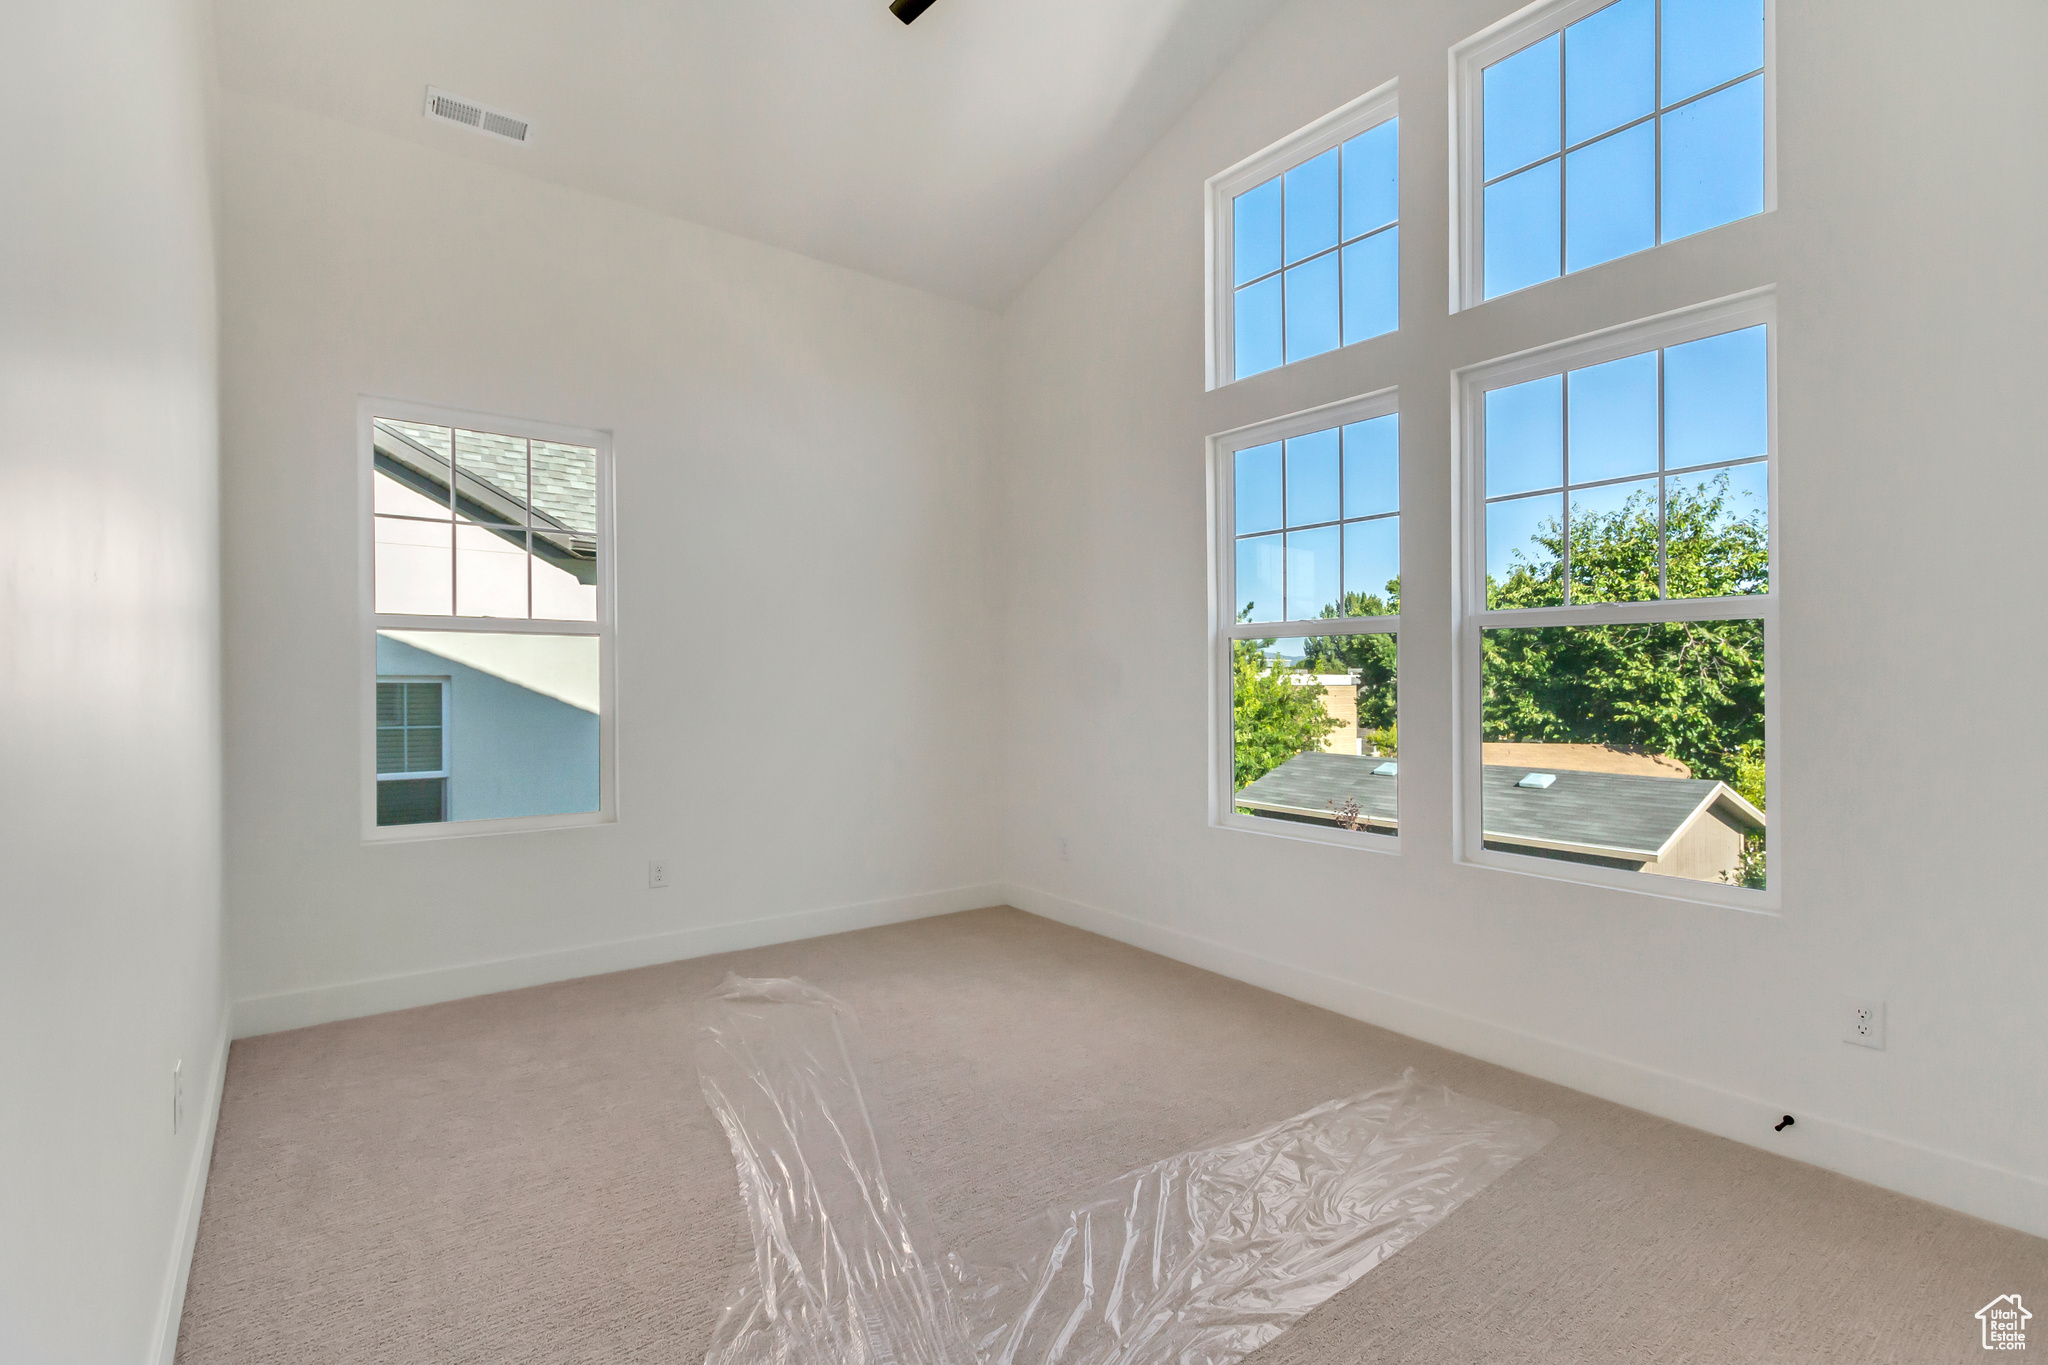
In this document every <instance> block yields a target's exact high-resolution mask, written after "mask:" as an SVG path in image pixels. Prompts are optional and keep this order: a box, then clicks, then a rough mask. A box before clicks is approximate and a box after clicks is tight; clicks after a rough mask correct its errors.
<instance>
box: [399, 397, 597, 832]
mask: <svg viewBox="0 0 2048 1365" xmlns="http://www.w3.org/2000/svg"><path fill="white" fill-rule="evenodd" d="M362 429H363V442H364V449H363V452H362V460H363V473H364V478H365V482H366V485H367V493H368V497H367V499H366V504H367V506H366V514H367V519H368V523H369V524H368V525H367V526H366V527H365V531H366V541H367V545H366V549H367V553H366V556H365V573H364V579H365V581H364V592H365V598H366V601H365V607H366V616H367V620H366V629H365V631H364V648H365V653H366V655H367V657H368V667H367V669H366V672H367V674H368V678H367V680H366V681H367V695H368V697H369V703H368V706H367V708H366V709H367V711H368V715H367V717H366V722H365V726H364V729H365V740H366V743H365V750H366V759H365V765H364V767H365V772H364V782H365V792H364V798H365V799H364V803H363V810H364V826H365V832H366V834H367V835H370V836H373V837H385V838H389V837H407V836H417V835H419V834H422V833H433V832H437V831H447V830H449V827H450V826H455V825H460V826H461V827H462V832H465V833H468V832H486V831H492V830H500V829H508V830H509V829H519V828H528V827H535V826H547V825H558V824H579V823H590V822H593V821H596V820H602V819H607V818H609V816H610V811H611V799H610V785H609V782H610V779H609V772H608V768H609V762H608V758H607V755H608V754H609V753H610V752H611V725H612V714H611V705H610V678H611V667H612V665H611V649H612V643H611V642H612V627H611V589H610V562H611V530H610V515H611V512H610V477H611V476H610V464H609V443H608V441H607V438H606V437H605V435H604V434H603V433H602V432H584V431H574V430H568V429H564V428H556V427H546V426H540V425H537V424H533V423H526V422H518V421H513V420H511V419H485V418H477V417H472V416H468V415H465V414H457V413H451V412H445V411H441V410H436V409H432V408H426V407H421V406H419V405H416V404H406V403H397V402H391V401H385V400H365V401H364V403H363V408H362Z"/></svg>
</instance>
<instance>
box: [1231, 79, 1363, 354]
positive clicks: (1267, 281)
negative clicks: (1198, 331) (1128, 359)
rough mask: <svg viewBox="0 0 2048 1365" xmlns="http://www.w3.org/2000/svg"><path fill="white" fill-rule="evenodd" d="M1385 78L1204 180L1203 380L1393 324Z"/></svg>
mask: <svg viewBox="0 0 2048 1365" xmlns="http://www.w3.org/2000/svg"><path fill="white" fill-rule="evenodd" d="M1399 144H1400V121H1399V119H1398V117H1397V110H1396V103H1395V98H1394V86H1393V83H1392V82H1391V81H1390V82H1388V83H1387V84H1386V85H1384V86H1381V87H1380V88H1378V89H1376V90H1373V91H1371V92H1369V93H1367V94H1366V95H1363V96H1361V97H1360V98H1359V99H1357V100H1354V101H1352V102H1351V103H1350V104H1348V105H1346V106H1345V107H1344V108H1342V109H1339V110H1337V111H1335V112H1334V113H1332V114H1330V115H1328V116H1327V117H1325V118H1323V119H1320V120H1318V121H1317V122H1315V123H1313V124H1311V125H1309V126H1308V127H1306V128H1303V129H1301V130H1300V131H1299V132H1296V133H1293V134H1291V135H1290V136H1288V137H1286V138H1284V139H1282V140H1281V141H1280V142H1278V143H1275V144H1274V145H1273V146H1271V147H1268V148H1267V149H1266V150H1264V151H1262V152H1260V153H1258V154H1257V155H1255V156H1252V157H1250V158H1248V159H1247V160H1245V161H1243V162H1241V163H1239V164H1238V165H1237V166H1234V167H1232V168H1231V169H1230V170H1228V171H1225V172H1223V173H1221V174H1220V175H1217V176H1213V177H1211V179H1210V181H1209V184H1208V205H1209V207H1208V212H1209V261H1210V282H1209V303H1210V319H1209V342H1210V345H1209V384H1210V387H1211V388H1214V387H1216V386H1217V385H1219V384H1227V383H1230V382H1232V381H1233V380H1237V379H1242V378H1246V377H1248V376H1250V375H1253V374H1258V373H1261V372H1263V371H1266V370H1270V369H1274V368H1277V367H1279V366H1281V365H1285V364H1290V363H1292V362H1294V361H1297V360H1302V359H1306V358H1307V357H1309V356H1313V355H1320V354H1322V353H1323V352H1326V351H1332V350H1336V349H1337V348H1339V347H1342V346H1349V345H1352V344H1354V343H1357V342H1360V341H1364V340H1366V339H1368V338H1370V337H1375V336H1380V335H1383V334H1385V333H1388V332H1392V331H1394V330H1396V329H1397V328H1398V327H1399V325H1400V267H1399V257H1400V225H1399V217H1400V211H1399V180H1400V145H1399Z"/></svg>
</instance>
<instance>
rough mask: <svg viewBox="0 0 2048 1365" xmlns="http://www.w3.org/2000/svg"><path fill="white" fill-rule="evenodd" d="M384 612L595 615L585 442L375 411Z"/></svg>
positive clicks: (590, 467)
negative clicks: (393, 416)
mask: <svg viewBox="0 0 2048 1365" xmlns="http://www.w3.org/2000/svg"><path fill="white" fill-rule="evenodd" d="M374 426H375V442H374V449H375V457H374V458H375V472H374V474H373V476H372V482H373V493H372V506H373V508H374V509H375V513H376V594H377V596H376V610H377V611H378V612H379V613H381V614H385V615H404V616H445V615H456V616H476V617H495V618H498V619H518V618H525V619H534V620H558V621H595V620H596V619H597V449H596V448H595V447H593V446H579V445H570V444H565V443H562V442H556V441H542V440H535V439H531V438H528V437H521V436H506V435H502V434H499V433H494V432H485V431H472V430H469V429H467V428H463V427H449V426H437V425H433V424H429V423H421V422H403V421H398V420H395V419H391V418H379V419H377V420H376V422H375V424H374Z"/></svg>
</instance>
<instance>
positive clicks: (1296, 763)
mask: <svg viewBox="0 0 2048 1365" xmlns="http://www.w3.org/2000/svg"><path fill="white" fill-rule="evenodd" d="M1400 421H1401V419H1400V416H1399V415H1398V404H1397V400H1396V396H1395V395H1394V394H1393V393H1392V392H1391V391H1389V392H1386V393H1381V394H1375V395H1371V396H1369V397H1365V398H1360V399H1355V400H1352V401H1350V402H1346V403H1341V404H1337V405H1335V406H1333V407H1328V408H1321V409H1317V410H1315V411H1312V412H1308V413H1303V414H1297V415H1294V416H1289V417H1283V418H1279V419H1276V420H1274V421H1270V422H1262V423H1259V424H1257V425H1255V426H1251V427H1247V428H1244V429H1243V430H1240V431H1236V432H1232V433H1230V434H1228V435H1225V436H1219V437H1214V438H1212V439H1211V441H1210V459H1211V478H1212V480H1213V486H1214V489H1215V499H1214V503H1213V505H1214V506H1215V508H1216V511H1217V527H1216V536H1217V542H1216V554H1215V563H1216V572H1217V579H1218V581H1217V598H1216V600H1217V601H1218V603H1219V604H1221V605H1222V607H1223V610H1221V611H1219V613H1218V616H1219V621H1218V633H1217V658H1216V661H1215V662H1216V668H1215V673H1216V678H1217V684H1216V686H1217V713H1218V714H1219V716H1221V717H1222V723H1221V728H1220V730H1219V733H1218V735H1217V747H1216V752H1217V755H1218V771H1217V778H1216V781H1217V790H1218V794H1219V799H1218V802H1217V820H1218V822H1219V823H1221V824H1226V825H1236V826H1239V827H1243V828H1253V829H1264V830H1266V831H1268V832H1275V831H1284V832H1288V833H1293V834H1299V835H1302V836H1304V837H1309V838H1317V839H1329V840H1338V841H1344V842H1354V841H1355V840H1356V837H1357V836H1358V835H1361V834H1370V835H1380V836H1388V835H1393V834H1395V833H1397V831H1398V830H1399V827H1400V808H1399V800H1398V796H1399V783H1398V780H1397V779H1398V775H1399V769H1400V764H1399V758H1398V755H1399V728H1398V723H1397V718H1398V701H1399V696H1398V688H1397V668H1396V664H1397V653H1398V646H1399V639H1400V628H1401V615H1400V613H1401V479H1400V467H1401V458H1400ZM1380 842H1382V843H1384V844H1386V845H1387V846H1392V841H1391V840H1385V839H1383V840H1382V841H1380Z"/></svg>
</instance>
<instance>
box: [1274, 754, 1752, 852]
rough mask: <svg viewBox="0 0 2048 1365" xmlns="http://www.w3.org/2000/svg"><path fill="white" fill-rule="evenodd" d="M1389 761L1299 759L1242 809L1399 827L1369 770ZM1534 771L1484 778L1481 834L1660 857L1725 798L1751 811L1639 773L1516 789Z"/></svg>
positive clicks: (1696, 783)
mask: <svg viewBox="0 0 2048 1365" xmlns="http://www.w3.org/2000/svg"><path fill="white" fill-rule="evenodd" d="M1385 761H1386V760H1384V759H1378V758H1359V757H1356V756H1354V755H1351V754H1326V753H1321V752H1311V753H1305V754H1298V755H1296V756H1295V757H1293V758H1291V759H1289V760H1288V761H1287V762H1285V763H1283V764H1281V765H1280V766H1279V767H1277V768H1275V769H1274V770H1273V771H1272V772H1269V773H1267V774H1266V775H1265V776H1264V777H1261V778H1260V779H1259V780H1258V781H1256V782H1253V783H1251V784H1250V785H1249V786H1247V787H1246V788H1245V789H1244V790H1243V791H1241V792H1239V793H1238V794H1237V798H1236V800H1237V804H1238V805H1240V806H1249V807H1251V808H1253V809H1255V810H1259V809H1263V810H1270V811H1275V812H1278V813H1282V814H1292V815H1307V816H1312V817H1319V818H1321V819H1325V820H1327V819H1332V818H1334V812H1335V810H1336V809H1337V808H1340V807H1342V806H1343V805H1344V803H1345V802H1346V801H1350V800H1355V801H1357V802H1358V809H1359V813H1360V814H1361V815H1362V816H1365V817H1368V818H1370V819H1372V820H1373V821H1374V822H1375V823H1379V824H1393V823H1395V807H1394V778H1393V777H1392V776H1386V777H1380V776H1376V775H1374V773H1373V769H1374V768H1375V767H1378V766H1379V765H1380V764H1381V763H1384V762H1385ZM1532 771H1537V770H1534V769H1530V768H1521V767H1517V768H1505V767H1487V768H1485V769H1483V770H1482V772H1483V798H1482V799H1483V801H1484V809H1485V812H1486V813H1485V825H1486V831H1485V837H1486V838H1487V839H1489V840H1497V841H1499V842H1502V843H1529V844H1544V845H1570V846H1573V847H1578V848H1585V849H1596V850H1602V851H1609V852H1613V853H1615V854H1618V855H1624V856H1625V855H1629V854H1634V855H1636V856H1639V857H1644V858H1650V857H1655V856H1656V854H1657V851H1658V850H1659V849H1661V848H1662V847H1663V846H1664V844H1665V842H1666V841H1667V840H1669V839H1670V838H1671V836H1672V835H1673V834H1676V833H1677V832H1678V830H1679V827H1680V826H1682V825H1684V824H1685V822H1686V821H1687V820H1688V819H1690V818H1691V816H1692V815H1693V813H1694V812H1695V811H1697V810H1699V808H1700V807H1701V806H1703V805H1705V804H1706V803H1708V802H1709V801H1714V800H1717V799H1718V800H1720V801H1721V802H1722V804H1723V805H1724V807H1726V808H1727V809H1728V810H1729V811H1730V813H1731V814H1734V815H1735V816H1736V817H1737V818H1738V819H1740V820H1742V821H1743V822H1744V823H1748V820H1749V817H1748V815H1747V808H1746V806H1739V805H1738V804H1737V802H1739V800H1740V798H1737V797H1735V795H1734V793H1733V792H1731V791H1729V790H1728V788H1726V787H1725V786H1723V785H1722V784H1721V783H1719V782H1713V781H1708V780H1705V779H1702V778H1674V777H1649V776H1644V775H1640V774H1636V773H1584V772H1573V771H1570V770H1568V769H1563V768H1558V769H1543V770H1541V771H1551V772H1555V773H1556V776H1557V781H1556V782H1555V783H1554V784H1553V785H1552V786H1550V787H1548V788H1546V789H1542V790H1538V789H1534V788H1528V787H1518V786H1516V785H1515V784H1516V783H1517V782H1519V781H1521V779H1522V778H1523V777H1525V776H1526V775H1527V774H1529V773H1530V772H1532Z"/></svg>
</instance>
